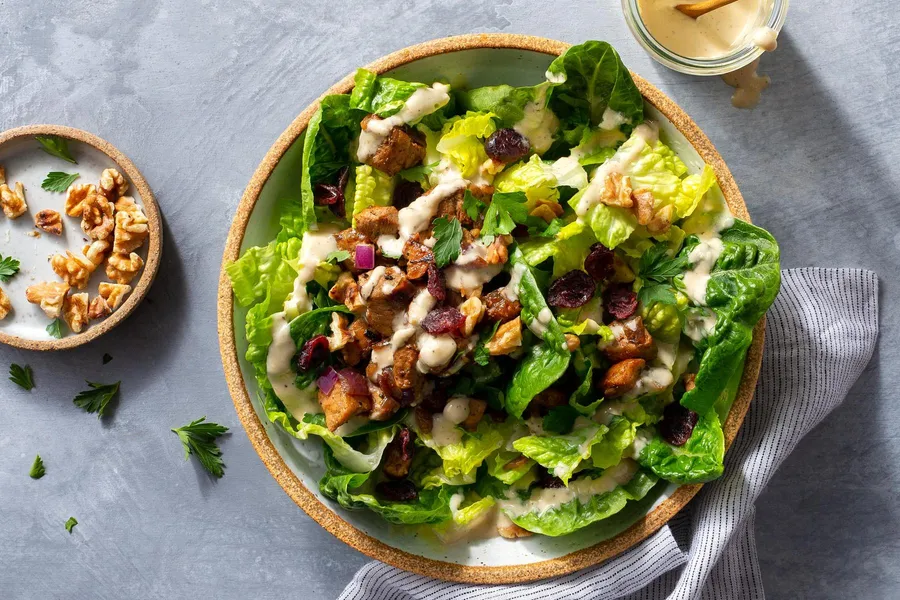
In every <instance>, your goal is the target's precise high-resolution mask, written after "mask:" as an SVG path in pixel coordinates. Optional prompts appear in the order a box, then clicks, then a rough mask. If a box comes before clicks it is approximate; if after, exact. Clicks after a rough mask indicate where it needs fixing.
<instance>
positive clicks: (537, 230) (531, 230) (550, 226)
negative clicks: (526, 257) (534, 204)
mask: <svg viewBox="0 0 900 600" xmlns="http://www.w3.org/2000/svg"><path fill="white" fill-rule="evenodd" d="M563 225H564V223H563V220H562V219H559V218H557V219H553V220H552V221H550V223H547V221H545V220H544V219H542V218H540V217H528V235H529V236H531V237H548V238H553V237H556V234H557V233H559V230H560V229H562V228H563Z"/></svg>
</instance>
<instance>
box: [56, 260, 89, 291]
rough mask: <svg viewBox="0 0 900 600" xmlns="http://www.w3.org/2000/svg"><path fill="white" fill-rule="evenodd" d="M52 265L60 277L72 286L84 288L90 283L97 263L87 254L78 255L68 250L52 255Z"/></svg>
mask: <svg viewBox="0 0 900 600" xmlns="http://www.w3.org/2000/svg"><path fill="white" fill-rule="evenodd" d="M50 267H52V268H53V271H54V273H56V274H57V275H59V277H60V279H62V280H63V281H65V282H66V283H67V284H69V285H70V286H73V287H76V288H78V289H79V290H83V289H84V288H86V287H87V285H88V280H90V278H91V275H92V274H93V272H94V270H96V268H97V265H95V264H94V263H93V262H91V261H90V260H89V259H88V258H87V257H85V256H77V255H75V254H72V253H71V252H70V251H68V250H66V255H65V256H63V255H62V254H54V255H53V256H52V257H50Z"/></svg>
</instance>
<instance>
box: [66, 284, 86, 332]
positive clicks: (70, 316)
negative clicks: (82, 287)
mask: <svg viewBox="0 0 900 600" xmlns="http://www.w3.org/2000/svg"><path fill="white" fill-rule="evenodd" d="M63 318H64V319H65V320H66V323H68V324H69V329H71V330H72V331H73V332H74V333H81V332H82V331H84V328H85V327H86V326H87V324H88V295H87V292H82V293H80V294H72V295H71V296H68V297H67V298H66V301H65V304H64V306H63Z"/></svg>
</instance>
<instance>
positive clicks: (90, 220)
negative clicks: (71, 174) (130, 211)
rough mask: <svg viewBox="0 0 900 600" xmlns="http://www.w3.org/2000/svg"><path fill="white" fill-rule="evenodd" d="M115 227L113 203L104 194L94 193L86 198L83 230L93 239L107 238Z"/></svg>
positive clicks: (82, 218) (82, 217)
mask: <svg viewBox="0 0 900 600" xmlns="http://www.w3.org/2000/svg"><path fill="white" fill-rule="evenodd" d="M114 228H115V221H114V220H113V205H112V204H110V202H109V200H107V199H106V198H105V197H104V196H101V195H100V194H94V195H93V196H90V195H89V196H88V197H87V198H85V200H84V213H83V214H82V215H81V230H82V231H84V233H85V234H87V236H88V237H89V238H91V239H92V240H105V239H106V238H108V237H109V236H110V235H112V232H113V229H114Z"/></svg>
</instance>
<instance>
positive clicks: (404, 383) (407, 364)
mask: <svg viewBox="0 0 900 600" xmlns="http://www.w3.org/2000/svg"><path fill="white" fill-rule="evenodd" d="M418 360H419V351H418V350H417V349H416V347H415V346H413V345H412V344H408V345H406V346H404V347H402V348H400V349H399V350H397V351H396V352H394V373H393V374H394V385H396V386H397V389H398V390H399V391H400V398H398V399H399V400H400V404H401V405H403V406H409V405H410V404H413V402H415V401H416V400H421V399H422V396H423V392H424V387H425V378H424V377H423V376H422V374H421V373H419V371H418V370H417V369H416V362H417V361H418Z"/></svg>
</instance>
